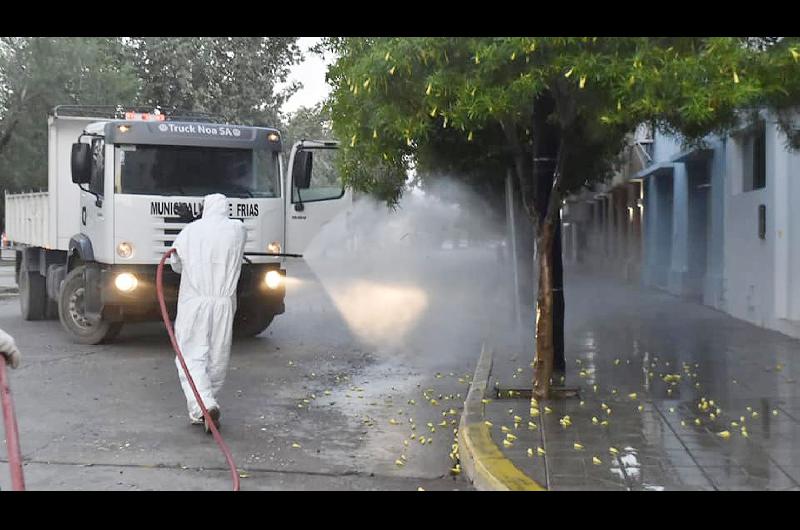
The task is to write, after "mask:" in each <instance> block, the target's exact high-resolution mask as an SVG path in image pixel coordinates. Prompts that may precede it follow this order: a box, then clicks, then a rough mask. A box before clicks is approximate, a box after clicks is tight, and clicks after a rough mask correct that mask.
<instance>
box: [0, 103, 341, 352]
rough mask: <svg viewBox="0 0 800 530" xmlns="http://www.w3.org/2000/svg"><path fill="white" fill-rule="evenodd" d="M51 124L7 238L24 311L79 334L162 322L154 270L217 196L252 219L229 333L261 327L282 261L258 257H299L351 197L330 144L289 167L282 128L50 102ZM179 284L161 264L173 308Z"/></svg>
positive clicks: (88, 338) (274, 309)
mask: <svg viewBox="0 0 800 530" xmlns="http://www.w3.org/2000/svg"><path fill="white" fill-rule="evenodd" d="M48 126H49V134H48V189H47V191H41V192H35V193H18V194H6V195H5V207H6V210H5V211H6V219H5V227H6V235H7V238H8V240H9V242H10V244H11V247H12V248H13V249H14V250H15V251H16V273H17V283H18V285H19V300H20V309H21V311H22V317H23V318H24V319H25V320H44V319H55V318H58V319H59V320H60V321H61V324H62V326H63V328H64V330H66V332H67V333H68V334H69V335H70V336H71V337H72V338H73V339H74V341H76V342H78V343H82V344H98V343H101V342H104V341H109V340H112V339H113V338H114V337H115V336H116V335H117V334H118V333H119V331H120V329H121V328H122V325H123V323H125V322H135V321H147V320H158V319H159V318H160V312H159V305H158V300H157V298H156V286H155V274H156V266H157V264H158V262H159V260H160V259H161V257H162V256H163V254H164V252H166V251H167V250H169V248H170V247H171V245H172V243H173V241H174V240H175V237H176V236H177V234H178V233H179V232H180V231H181V229H182V228H183V227H184V226H186V225H187V224H188V223H190V222H191V221H193V220H195V219H197V218H199V217H200V216H201V212H202V203H203V197H204V196H205V195H208V194H211V193H222V194H224V195H225V196H226V197H228V207H229V216H230V217H231V218H233V219H238V220H240V221H241V222H242V223H244V225H245V227H246V228H247V243H246V246H245V263H244V264H243V266H242V274H241V278H240V280H239V285H238V289H237V312H236V316H235V324H234V326H235V327H234V333H235V335H236V336H239V337H241V336H254V335H257V334H259V333H261V332H262V331H264V330H265V329H266V328H267V327H268V326H269V324H270V323H271V322H272V319H273V318H274V317H275V316H276V315H279V314H281V313H283V312H284V310H285V306H284V298H285V294H286V289H285V282H284V280H285V276H286V268H285V264H286V261H285V259H284V258H283V257H281V256H271V255H264V254H287V253H296V254H300V253H302V252H303V250H304V248H305V247H306V245H307V244H308V243H309V242H310V240H311V239H312V238H313V236H314V235H315V234H316V233H317V232H318V231H319V229H320V228H321V227H322V225H324V224H325V223H327V222H328V221H330V220H331V219H332V218H333V217H335V216H336V215H337V214H338V213H339V212H340V211H342V210H344V209H346V208H347V207H348V206H349V205H350V204H351V202H352V197H351V192H349V191H346V190H345V189H344V187H343V185H342V181H341V179H340V178H339V176H338V175H337V174H336V171H335V167H334V164H333V163H332V160H333V155H334V154H335V153H334V151H335V149H336V148H337V144H336V142H329V141H302V142H299V143H297V144H295V145H294V146H293V147H292V150H291V153H290V156H289V160H288V164H286V171H284V161H283V155H282V143H281V134H280V132H279V131H278V130H276V129H271V128H265V127H249V126H242V125H231V124H220V123H215V121H214V120H211V119H209V117H207V116H203V115H200V114H190V113H180V112H178V111H174V112H168V111H165V112H159V111H154V112H149V111H148V110H147V109H141V108H135V109H123V108H121V107H86V106H58V107H56V108H55V109H53V111H52V113H51V114H50V116H48ZM259 254H260V255H259ZM179 283H180V276H179V275H178V274H175V273H174V272H172V270H171V269H170V268H167V269H165V274H164V291H165V298H166V301H167V305H168V308H169V311H170V312H171V314H172V317H173V318H174V314H175V308H176V305H177V293H178V286H179Z"/></svg>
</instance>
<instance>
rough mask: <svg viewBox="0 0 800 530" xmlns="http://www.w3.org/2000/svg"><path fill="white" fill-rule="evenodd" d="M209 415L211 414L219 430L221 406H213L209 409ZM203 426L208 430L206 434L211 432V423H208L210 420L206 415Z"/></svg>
mask: <svg viewBox="0 0 800 530" xmlns="http://www.w3.org/2000/svg"><path fill="white" fill-rule="evenodd" d="M208 415H209V416H211V419H212V420H213V421H214V426H215V427H216V428H217V430H219V417H220V412H219V407H211V408H210V409H208ZM203 427H204V428H205V430H206V434H211V425H210V424H209V423H208V420H207V419H205V417H204V421H203Z"/></svg>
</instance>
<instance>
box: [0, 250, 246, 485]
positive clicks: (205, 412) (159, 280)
mask: <svg viewBox="0 0 800 530" xmlns="http://www.w3.org/2000/svg"><path fill="white" fill-rule="evenodd" d="M173 252H175V249H174V248H171V249H169V251H168V252H167V253H165V254H164V256H163V257H162V258H161V262H160V263H159V264H158V269H157V270H156V290H157V292H158V303H159V304H160V305H161V317H162V318H163V319H164V326H166V328H167V333H169V340H170V341H171V342H172V348H173V349H174V350H175V353H176V354H178V360H179V361H180V363H181V366H182V367H183V373H185V374H186V378H187V379H188V380H189V385H191V387H192V392H194V397H195V399H197V403H198V404H199V405H200V410H202V411H203V417H205V419H206V422H207V423H208V424H209V425H210V427H211V434H213V435H214V440H215V441H216V442H217V445H218V446H219V448H220V450H221V451H222V454H224V455H225V460H227V461H228V467H230V469H231V479H232V480H233V491H239V473H238V472H237V471H236V463H235V462H234V461H233V456H232V455H231V451H230V449H228V446H227V445H226V444H225V440H223V439H222V435H221V434H220V433H219V431H218V430H217V426H216V425H215V424H214V420H212V419H211V416H209V415H208V410H206V405H205V403H203V399H202V398H201V397H200V393H199V392H197V387H195V386H194V380H193V379H192V375H191V374H190V373H189V368H188V367H187V366H186V362H185V361H184V360H183V353H181V349H180V348H179V347H178V341H177V340H176V339H175V331H174V330H173V329H172V324H171V323H170V321H169V314H168V313H167V304H166V303H165V302H164V288H163V285H162V276H163V271H164V262H166V261H167V258H168V257H170V256H171V255H172V253H173ZM4 399H5V397H4ZM3 405H5V401H3ZM6 429H8V427H6ZM10 452H11V445H10V444H9V453H10Z"/></svg>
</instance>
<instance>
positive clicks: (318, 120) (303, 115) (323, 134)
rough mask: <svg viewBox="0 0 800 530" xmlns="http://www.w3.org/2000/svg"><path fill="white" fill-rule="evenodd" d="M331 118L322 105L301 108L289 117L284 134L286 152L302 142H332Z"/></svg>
mask: <svg viewBox="0 0 800 530" xmlns="http://www.w3.org/2000/svg"><path fill="white" fill-rule="evenodd" d="M332 139H334V137H333V129H332V127H331V118H330V114H329V113H328V111H327V109H326V108H324V106H323V104H322V103H318V104H317V105H315V106H313V107H300V108H299V109H297V110H296V111H294V112H293V113H291V115H289V117H288V119H287V121H286V125H285V127H284V132H283V145H284V150H287V151H288V150H290V149H291V148H292V146H293V145H294V144H295V143H296V142H299V141H300V140H332Z"/></svg>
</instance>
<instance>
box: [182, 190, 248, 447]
mask: <svg viewBox="0 0 800 530" xmlns="http://www.w3.org/2000/svg"><path fill="white" fill-rule="evenodd" d="M246 239H247V232H246V229H245V227H244V224H243V223H242V222H241V221H236V220H233V219H229V218H228V200H227V198H226V197H225V196H224V195H220V194H218V193H217V194H214V195H207V196H206V197H205V202H204V204H203V214H202V218H201V219H198V220H196V221H194V222H192V223H189V225H187V226H186V227H185V228H184V229H183V230H181V232H180V234H178V237H177V238H175V243H173V245H172V248H174V249H175V252H174V253H173V254H172V257H171V262H170V265H171V266H172V269H173V270H174V271H175V272H177V273H178V274H181V284H180V290H179V292H178V314H177V317H176V319H175V338H176V339H177V341H178V346H179V347H180V349H181V352H183V356H184V360H185V361H186V365H187V367H188V368H189V373H191V374H192V379H193V380H194V383H195V386H196V387H197V391H198V393H199V394H200V397H201V398H202V399H203V403H204V404H205V406H206V409H207V410H208V412H209V415H210V416H211V417H212V418H213V420H214V423H215V424H216V425H217V426H219V417H220V410H219V404H218V402H217V399H216V396H217V395H218V393H219V391H220V389H221V388H222V384H223V383H224V382H225V375H226V372H227V370H228V359H229V358H230V352H231V338H232V334H233V315H234V314H235V313H236V285H237V284H238V282H239V275H240V273H241V270H242V257H243V256H244V245H245V241H246ZM175 364H176V366H177V367H178V375H179V377H180V381H181V386H182V387H183V393H184V394H185V395H186V403H187V406H188V408H189V418H190V420H191V422H192V423H193V424H205V429H206V432H210V429H211V428H210V426H209V425H208V423H207V422H205V420H204V418H203V413H202V410H201V409H200V405H198V404H197V400H196V399H195V397H194V393H193V392H192V387H191V386H190V385H189V381H188V380H187V378H186V374H185V373H184V371H183V368H181V365H180V362H179V361H178V358H177V357H176V358H175Z"/></svg>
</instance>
